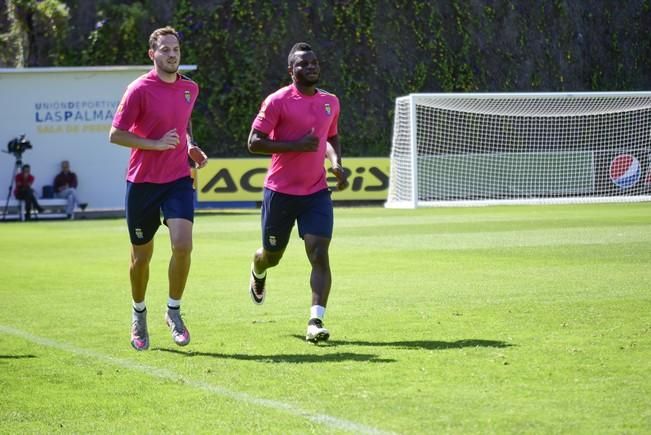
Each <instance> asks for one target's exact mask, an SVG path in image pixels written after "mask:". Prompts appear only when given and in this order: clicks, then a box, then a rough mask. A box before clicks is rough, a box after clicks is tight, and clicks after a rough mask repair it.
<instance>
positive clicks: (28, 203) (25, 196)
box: [14, 165, 43, 220]
mask: <svg viewBox="0 0 651 435" xmlns="http://www.w3.org/2000/svg"><path fill="white" fill-rule="evenodd" d="M30 172H31V167H30V166H29V165H23V167H22V169H21V172H20V173H19V174H17V175H16V179H15V181H16V188H15V189H14V196H15V197H16V199H19V200H21V201H25V219H26V220H30V219H31V218H32V207H34V208H36V210H38V212H39V213H42V212H43V207H41V206H40V205H39V204H38V201H37V200H36V195H35V194H34V189H32V184H34V176H33V175H32V174H31V173H30Z"/></svg>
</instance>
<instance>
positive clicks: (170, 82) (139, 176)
mask: <svg viewBox="0 0 651 435" xmlns="http://www.w3.org/2000/svg"><path fill="white" fill-rule="evenodd" d="M148 54H149V58H150V59H151V60H152V61H153V64H154V68H153V69H152V70H151V71H150V72H148V73H147V74H144V75H143V76H141V77H139V78H138V79H136V80H135V81H133V82H132V83H131V84H130V85H129V86H128V88H127V90H126V92H125V93H124V96H123V97H122V101H121V102H120V105H119V106H118V109H117V110H116V113H115V117H114V118H113V124H112V127H111V131H110V133H109V140H110V141H111V142H112V143H115V144H118V145H122V146H126V147H129V148H131V157H130V159H129V166H128V169H127V176H126V179H127V193H126V215H127V226H128V228H129V237H130V239H131V263H130V268H129V272H130V278H131V295H132V298H133V312H132V323H131V345H132V346H133V348H134V349H136V350H146V349H148V348H149V333H148V329H147V308H146V305H145V294H146V291H147V282H148V280H149V263H150V261H151V258H152V255H153V252H154V241H153V238H154V235H155V234H156V231H157V230H158V227H159V226H160V224H161V222H160V213H161V211H162V214H163V223H164V224H165V225H167V227H168V229H169V234H170V240H171V247H172V255H171V259H170V263H169V269H168V277H169V292H168V296H169V297H168V302H167V310H166V312H165V317H164V319H165V322H166V323H167V326H168V327H169V328H170V331H171V333H172V339H173V341H174V342H175V343H176V344H178V345H179V346H185V345H187V344H188V343H189V342H190V332H189V331H188V329H187V327H186V326H185V323H184V321H183V319H182V317H181V308H180V307H181V298H182V296H183V292H184V289H185V284H186V281H187V278H188V273H189V271H190V255H191V252H192V225H193V222H194V194H193V188H192V179H191V177H190V166H189V165H188V155H194V154H195V153H193V151H197V149H198V147H197V148H195V145H194V144H193V143H192V128H191V119H190V118H191V115H192V109H193V108H194V104H195V101H196V100H197V96H198V94H199V87H198V86H197V84H196V83H195V82H193V81H192V80H190V79H189V78H187V77H185V76H182V75H180V74H179V73H178V68H179V65H180V61H181V46H180V43H179V35H178V34H177V32H176V31H175V30H174V29H173V28H171V27H164V28H161V29H157V30H155V31H154V32H153V33H152V34H151V36H150V38H149V51H148ZM200 154H203V153H200ZM206 160H207V159H203V160H202V161H201V162H199V164H197V167H203V166H205V164H206Z"/></svg>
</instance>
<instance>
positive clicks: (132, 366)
mask: <svg viewBox="0 0 651 435" xmlns="http://www.w3.org/2000/svg"><path fill="white" fill-rule="evenodd" d="M0 331H2V332H3V333H5V334H10V335H14V336H16V337H21V338H23V339H25V340H27V341H31V342H32V343H36V344H40V345H42V346H47V347H51V348H54V349H58V350H63V351H66V352H69V353H72V354H75V355H80V356H85V357H88V358H93V359H96V360H99V361H102V362H105V363H109V364H112V365H114V366H119V367H122V368H125V369H129V370H135V371H138V372H141V373H145V374H147V375H150V376H154V377H156V378H161V379H167V380H171V381H177V382H182V383H183V385H187V386H189V387H193V388H196V389H199V390H203V391H206V392H209V393H212V394H215V395H217V396H222V397H226V398H229V399H233V400H237V401H239V402H244V403H248V404H251V405H257V406H264V407H266V408H271V409H274V410H277V411H283V412H286V413H288V414H291V415H294V416H297V417H302V418H305V419H307V420H310V421H312V422H314V423H318V424H322V425H324V426H327V427H329V428H333V429H340V430H345V431H348V432H354V433H365V434H384V433H387V432H384V431H381V430H379V429H376V428H373V427H370V426H365V425H363V424H359V423H355V422H354V421H349V420H344V419H341V418H337V417H332V416H329V415H326V414H318V413H314V412H311V411H306V410H303V409H300V408H298V407H296V406H294V405H292V404H289V403H284V402H279V401H277V400H271V399H262V398H260V397H255V396H252V395H250V394H246V393H240V392H238V391H232V390H229V389H227V388H224V387H220V386H219V385H212V384H208V383H206V382H202V381H196V380H193V379H190V378H187V377H185V376H182V375H179V374H178V373H174V372H173V371H171V370H167V369H162V368H158V367H154V366H148V365H146V364H140V363H138V362H136V361H133V360H129V359H123V358H116V357H114V356H110V355H106V354H103V353H99V352H95V351H92V350H88V349H83V348H81V347H76V346H73V345H71V344H68V343H61V342H58V341H55V340H51V339H49V338H45V337H39V336H37V335H33V334H30V333H29V332H26V331H22V330H20V329H15V328H12V327H10V326H5V325H0Z"/></svg>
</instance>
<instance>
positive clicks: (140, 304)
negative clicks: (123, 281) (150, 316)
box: [133, 301, 147, 313]
mask: <svg viewBox="0 0 651 435" xmlns="http://www.w3.org/2000/svg"><path fill="white" fill-rule="evenodd" d="M133 309H134V310H136V311H137V312H139V313H142V312H143V311H145V310H146V309H147V306H146V305H145V301H142V302H136V301H133Z"/></svg>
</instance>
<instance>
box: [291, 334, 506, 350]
mask: <svg viewBox="0 0 651 435" xmlns="http://www.w3.org/2000/svg"><path fill="white" fill-rule="evenodd" d="M294 337H296V338H298V339H300V340H302V341H305V337H304V336H302V335H294ZM328 344H329V345H330V346H371V347H373V346H381V347H395V348H398V349H426V350H446V349H461V348H463V347H497V348H504V347H511V346H513V344H510V343H507V342H505V341H497V340H480V339H474V338H472V339H465V340H456V341H435V340H413V341H365V340H330V341H328Z"/></svg>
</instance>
